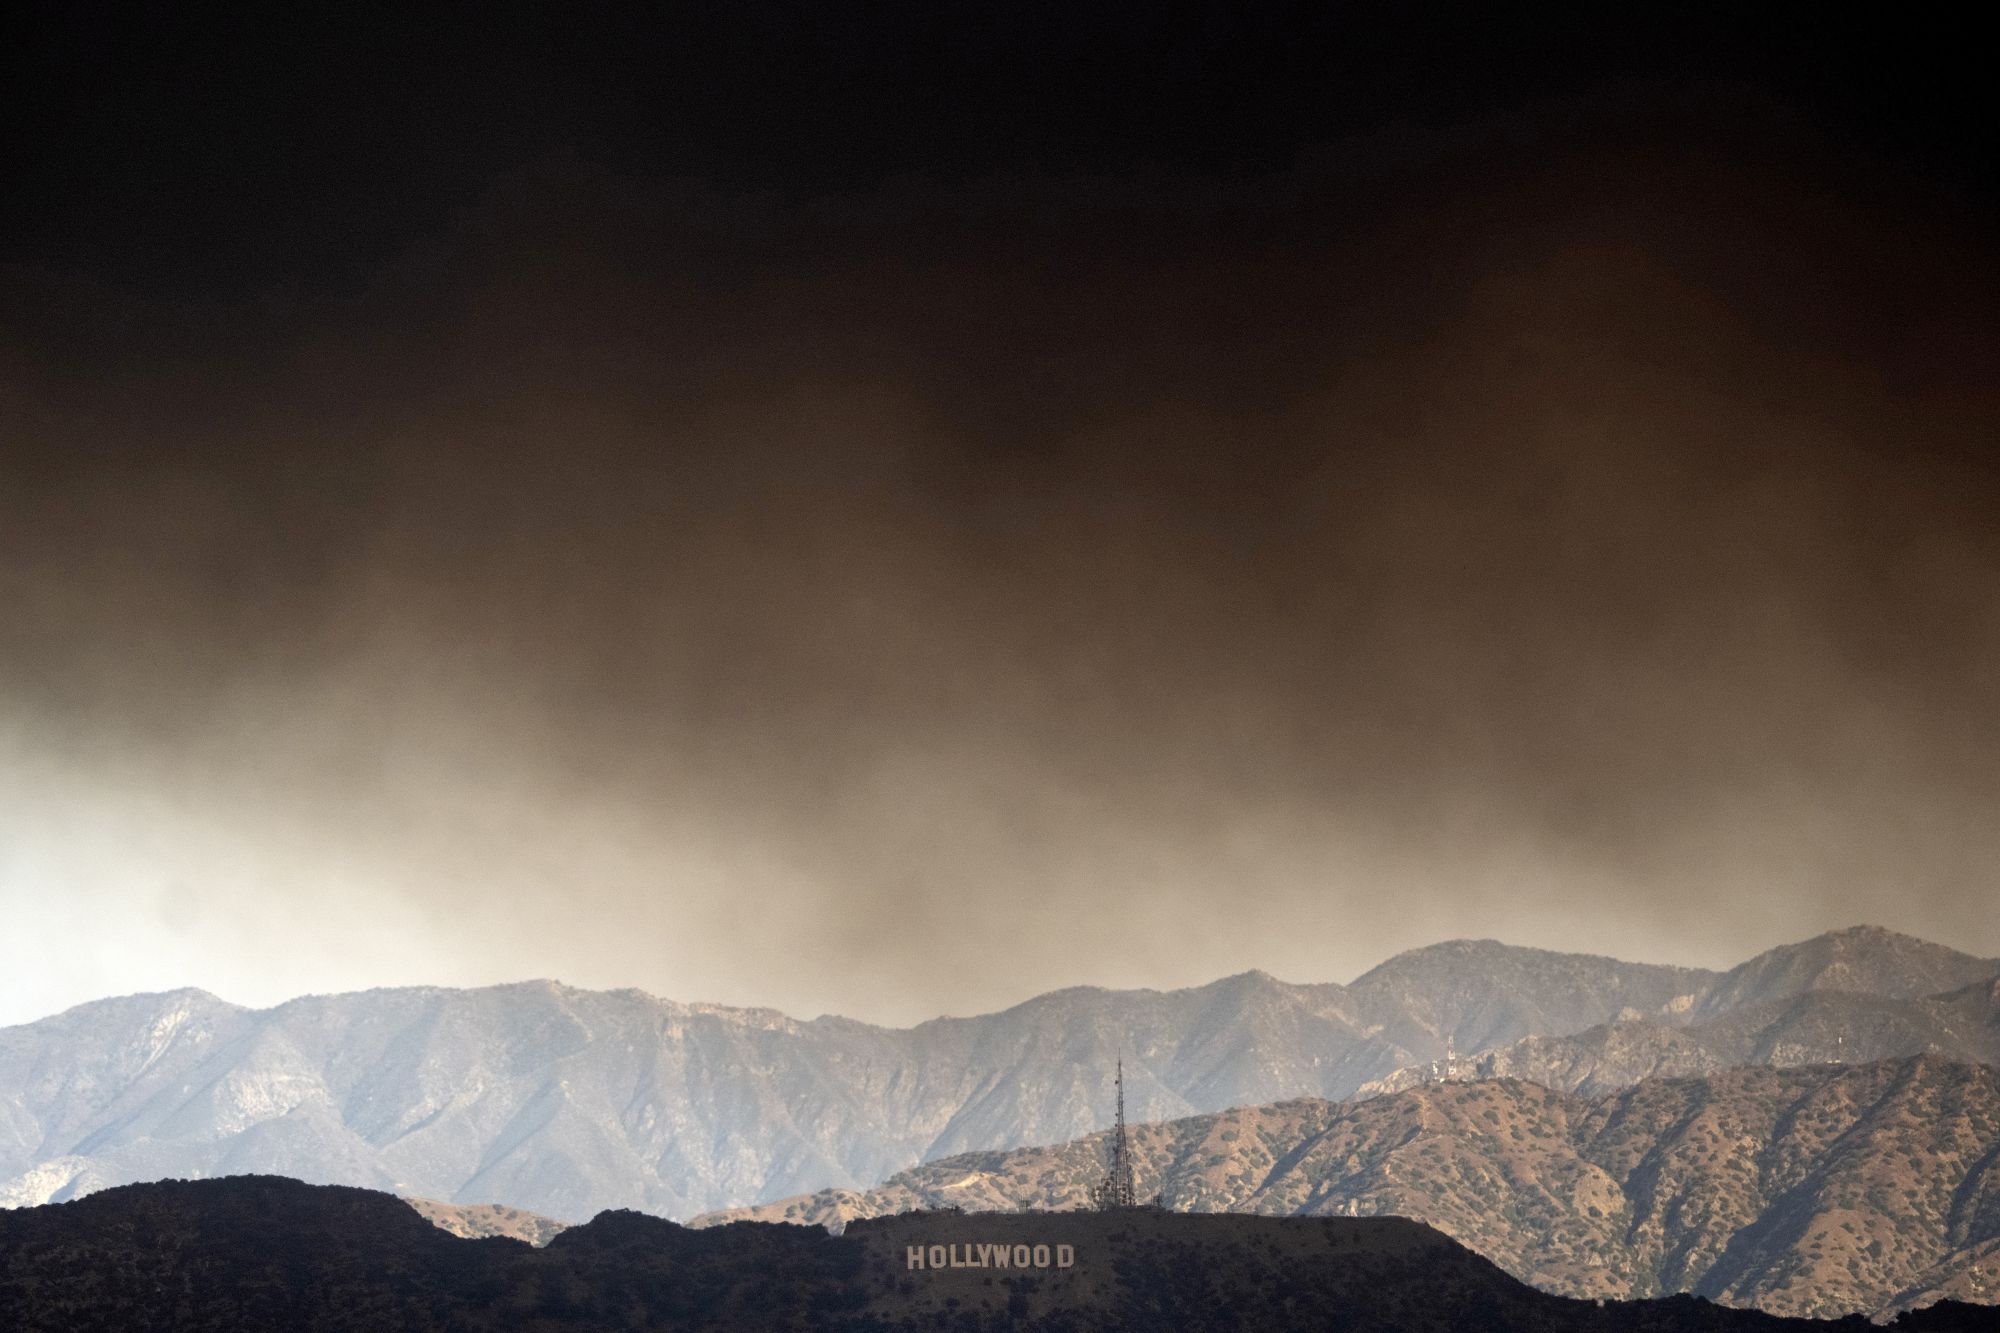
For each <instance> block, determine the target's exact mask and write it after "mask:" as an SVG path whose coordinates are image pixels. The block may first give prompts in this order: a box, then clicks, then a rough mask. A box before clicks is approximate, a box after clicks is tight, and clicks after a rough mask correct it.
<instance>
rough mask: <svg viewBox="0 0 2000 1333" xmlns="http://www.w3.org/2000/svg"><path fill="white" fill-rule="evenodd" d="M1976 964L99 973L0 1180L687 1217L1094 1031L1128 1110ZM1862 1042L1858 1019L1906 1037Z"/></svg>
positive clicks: (1816, 961)
mask: <svg viewBox="0 0 2000 1333" xmlns="http://www.w3.org/2000/svg"><path fill="white" fill-rule="evenodd" d="M1994 977H2000V961H1994V960H1984V959H1977V958H1972V957H1970V956H1968V955H1965V954H1961V953H1957V952H1955V951H1953V950H1950V949H1945V948H1943V947H1941V946H1938V945H1934V944H1928V943H1925V942H1923V941H1920V940H1913V939H1910V938H1908V937H1905V936H1899V935H1894V934H1892V933H1890V932H1887V931H1881V930H1874V929H1870V928H1858V929H1856V930H1851V931H1842V932H1836V933H1835V934H1833V935H1828V936H1821V937H1819V938H1818V939H1816V940H1810V941H1806V942H1804V943H1802V944H1798V945H1791V946H1786V947H1785V948H1782V949H1777V950H1772V951H1770V952H1768V953H1766V954H1764V955H1761V956H1760V957H1759V958H1757V959H1752V960H1750V962H1748V963H1745V964H1744V965H1742V966H1741V967H1738V968H1735V969H1732V970H1731V971H1729V972H1726V973H1714V972H1707V971H1701V970H1698V969H1688V968H1676V967H1666V966H1660V965H1653V964H1631V963H1621V962H1618V961H1616V960H1612V959H1605V958H1596V957H1592V956H1587V955H1574V954H1561V953H1552V952H1549V951H1545V950H1538V949H1523V948H1517V947H1513V946H1508V945H1503V944H1498V943H1495V942H1493V941H1453V942H1449V943H1445V944H1440V945H1433V946H1429V947H1427V948H1423V949H1416V950H1412V951H1410V952H1408V953H1404V954H1401V955H1398V956H1397V957H1395V958H1392V959H1390V960H1388V961H1387V962H1385V963H1383V964H1382V965H1381V966H1379V967H1377V968H1375V969H1373V970H1372V971H1370V972H1368V973H1366V974H1364V975H1363V976H1362V977H1360V978H1358V979H1357V980H1356V981H1354V982H1353V983H1352V984H1350V985H1345V986H1342V985H1338V984H1333V983H1323V984H1308V985H1292V984H1288V983H1284V982H1280V981H1278V980H1276V979H1274V978H1272V977H1269V976H1267V975H1265V974H1263V973H1259V972H1249V973H1244V974H1241V975H1239V976H1235V977H1229V978H1225V979H1223V980H1221V981H1217V982H1214V983H1211V984H1209V985H1207V986H1202V987H1196V988H1192V989H1188V990H1180V991H1170V992H1159V991H1143V990H1142V991H1106V990H1098V989H1091V988H1077V989H1071V990H1063V991H1056V992H1052V993H1050V994H1047V995H1042V996H1038V997H1036V998H1034V999H1031V1000H1028V1001H1026V1002H1024V1003H1022V1004H1019V1005H1016V1006H1014V1007H1013V1008H1010V1009H1007V1010H1004V1011H1001V1012H999V1013H993V1014H985V1015H980V1016H976V1017H970V1018H941V1019H935V1020H932V1021H930V1022H927V1023H922V1024H918V1025H917V1026H916V1027H913V1028H908V1029H900V1030H899V1029H889V1028H882V1027H876V1026H873V1025H870V1024H866V1023H860V1022H856V1021H854V1020H851V1019H845V1018H838V1017H823V1018H817V1019H813V1020H811V1021H800V1020H796V1019H792V1018H789V1017H787V1016H785V1015H783V1014H779V1013H776V1012H774V1011H771V1010H763V1009H733V1008H727V1007H723V1006H717V1005H702V1004H686V1003H679V1002H675V1001H671V1000H662V999H658V998H655V997H653V996H650V995H647V994H645V993H643V992H640V991H635V990H621V991H605V992H592V991H581V990H574V989H571V988H569V987H565V986H560V985H557V984H555V983H551V982H526V983H519V984H515V985H508V986H494V987H487V988H483V989H477V990H450V989H442V988H432V987H416V988H407V989H397V990H379V991H368V992H362V993H357V994H349V995H332V996H308V997H304V998H301V999H297V1000H292V1001H289V1002H287V1003H285V1004H281V1005H278V1006H275V1007H273V1008H270V1009H263V1010H252V1009H245V1008H241V1007H238V1006H236V1005H231V1004H228V1003H225V1002H224V1001H221V1000H218V999H216V998H215V997H214V996H211V995H208V994H206V993H204V992H201V991H192V990H190V991H176V992H169V993H166V994H160V995H140V996H127V997H123V998H118V999H109V1000H102V1001H97V1002H94V1003H91V1004H86V1005H81V1006H78V1007H77V1008H75V1009H71V1010H68V1011H66V1012H64V1013H62V1014H58V1015H56V1016H54V1017H52V1018H48V1019H44V1020H41V1021H40V1022H36V1023H29V1024H24V1025H21V1026H18V1027H13V1028H5V1029H0V1203H4V1204H8V1205H15V1206H19V1205H29V1204H36V1203H41V1202H45V1201H49V1200H62V1199H68V1198H76V1197H80V1196H82V1195H85V1194H88V1193H90V1192H91V1191H93V1190H97V1189H102V1188H104V1187H106V1186H108V1185H115V1184H121V1183H126V1182H131V1181H140V1180H150V1179H160V1178H166V1177H201V1176H213V1175H221V1174H229V1173H242V1172H253V1173H254V1172H270V1173H278V1174H285V1175H290V1176H295V1177H298V1178H300V1179H304V1180H309V1181H317V1182H325V1183H340V1184H354V1185H363V1186H367V1187H371V1188H377V1189H385V1190H391V1191H394V1192H396V1193H400V1194H405V1195H415V1196H421V1197H423V1198H428V1199H436V1200H441V1201H445V1202H449V1203H460V1204H484V1203H497V1204H504V1205H508V1206H511V1207H515V1208H520V1209H526V1210H530V1211H532V1212H534V1213H537V1214H542V1215H545V1216H548V1217H551V1218H554V1219H557V1220H560V1221H571V1222H574V1221H579V1220H582V1219H584V1218H587V1217H590V1216H592V1215H594V1214H596V1213H597V1212H600V1211H603V1210H605V1209H608V1208H631V1209H636V1210H640V1211H647V1212H654V1213H660V1214H664V1215H667V1216H674V1217H687V1216H691V1215H693V1214H696V1213H699V1212H704V1211H708V1210H712V1209H716V1208H723V1207H731V1206H739V1205H745V1204H754V1203H758V1202H763V1201H768V1200H771V1199H777V1198H782V1197H786V1196H789V1195H795V1194H800V1193H805V1192H810V1191H812V1190H817V1189H822V1188H827V1187H843V1188H850V1189H856V1188H865V1187H867V1186H870V1185H873V1184H874V1183H876V1182H877V1181H880V1180H883V1179H885V1178H886V1177H888V1176H890V1175H891V1174H892V1173H894V1172H897V1171H900V1170H902V1169H904V1168H906V1167H909V1166H911V1165H913V1164H916V1163H919V1162H923V1161H926V1160H933V1159H937V1158H940V1157H946V1156H950V1155H952V1154H955V1153H961V1152H965V1151H968V1150H973V1149H995V1148H1008V1147H1013V1146H1017V1145H1021V1144H1026V1143H1057V1142H1064V1141H1067V1140H1071V1139H1075V1138H1077V1137H1079V1136H1080V1135H1083V1134H1086V1133H1088V1132H1090V1131H1091V1130H1093V1129H1096V1128H1097V1127H1099V1126H1100V1125H1101V1124H1102V1123H1103V1121H1104V1120H1105V1118H1106V1113H1107V1109H1108V1107H1109V1105H1110V1100H1111V1096H1110V1094H1111V1089H1110V1073H1111V1068H1112V1064H1113V1061H1114V1060H1115V1059H1116V1057H1117V1055H1118V1054H1119V1052H1120V1051H1121V1050H1122V1051H1123V1052H1124V1054H1125V1056H1126V1061H1127V1064H1126V1072H1127V1094H1128V1101H1129V1104H1130V1109H1131V1113H1132V1115H1133V1116H1134V1118H1135V1119H1145V1120H1161V1119H1169V1118H1174V1117H1185V1116H1189V1115H1195V1114H1201V1113H1206V1112H1213V1111H1219V1110H1223V1109H1225V1108H1228V1107H1232V1106H1245V1105H1261V1104H1266V1103H1271V1102H1277V1101H1282V1100H1285V1099H1287V1098H1295V1097H1302V1096H1303V1097H1319V1098H1327V1099H1335V1100H1337V1099H1342V1098H1347V1097H1351V1096H1353V1095H1355V1094H1356V1093H1357V1092H1358V1091H1359V1090H1361V1089H1362V1088H1364V1087H1365V1086H1367V1085H1369V1084H1370V1083H1371V1082H1379V1081H1381V1080H1385V1079H1393V1078H1395V1077H1397V1076H1398V1071H1399V1070H1405V1071H1406V1070H1410V1069H1412V1068H1413V1067H1420V1066H1422V1065H1424V1064H1425V1062H1428V1061H1434V1060H1436V1059H1438V1058H1439V1057H1440V1056H1442V1055H1443V1054H1444V1051H1445V1046H1446V1043H1447V1041H1449V1042H1451V1043H1452V1044H1453V1046H1454V1048H1455V1049H1456V1050H1457V1051H1459V1052H1461V1053H1464V1054H1467V1055H1471V1056H1477V1055H1481V1054H1482V1053H1484V1052H1487V1051H1493V1050H1497V1049H1500V1048H1512V1047H1514V1045H1515V1044H1516V1043H1519V1042H1521V1041H1523V1040H1528V1039H1537V1038H1558V1037H1571V1036H1575V1035H1576V1034H1579V1033H1584V1034H1588V1033H1589V1032H1591V1031H1592V1030H1593V1029H1595V1028H1598V1027H1601V1026H1603V1025H1616V1024H1630V1023H1632V1022H1634V1021H1639V1022H1644V1023H1650V1024H1652V1025H1653V1026H1654V1027H1655V1028H1657V1029H1659V1030H1661V1031H1664V1032H1673V1033H1679V1032H1696V1029H1695V1028H1691V1027H1688V1026H1687V1025H1689V1024H1695V1023H1697V1021H1699V1023H1701V1024H1708V1025H1713V1024H1715V1023H1718V1022H1722V1021H1724V1020H1726V1019H1728V1018H1729V1017H1730V1016H1731V1015H1732V1014H1735V1013H1738V1012H1743V1013H1749V1012H1751V1011H1753V1010H1756V1007H1757V1006H1759V1005H1765V1004H1770V1003H1773V1002H1777V1001H1780V1000H1783V999H1784V998H1785V997H1787V996H1790V995H1799V994H1816V993H1819V992H1821V991H1824V990H1825V987H1826V984H1827V983H1829V982H1833V981H1837V982H1839V983H1841V984H1843V985H1853V984H1865V985H1869V986H1873V987H1876V988H1877V991H1876V994H1877V995H1878V996H1879V997H1880V998H1882V999H1884V1000H1885V1001H1893V1002H1894V1003H1898V1004H1902V1003H1918V1002H1916V1001H1907V1000H1906V999H1905V998H1904V997H1911V996H1929V995H1934V994H1941V993H1944V992H1948V991H1952V990H1958V989H1963V988H1964V987H1966V986H1967V985H1969V984H1970V983H1971V982H1973V981H1977V980H1990V979H1992V978H1994ZM1718 997H1720V998H1718ZM1922 1003H1930V1002H1929V1001H1923V1002H1922ZM1757 1012H1762V1011H1761V1010H1758V1011H1757ZM1928 1030H1929V1029H1927V1028H1911V1029H1910V1030H1909V1031H1910V1033H1912V1034H1920V1033H1921V1032H1924V1031H1928ZM1696 1039H1697V1040H1698V1041H1701V1042H1710V1043H1713V1042H1714V1041H1715V1040H1716V1039H1715V1038H1714V1037H1713V1035H1712V1034H1711V1031H1710V1028H1709V1027H1701V1028H1700V1029H1699V1032H1698V1033H1697V1037H1696ZM1915 1039H1916V1036H1915V1035H1911V1036H1910V1037H1909V1038H1908V1040H1911V1041H1914V1040H1915ZM1906 1044H1907V1043H1906ZM1754 1045H1755V1044H1754V1043H1752V1047H1753V1048H1754ZM1894 1046H1895V1041H1894V1040H1889V1039H1884V1041H1883V1042H1878V1043H1876V1045H1874V1046H1871V1047H1870V1048H1869V1049H1870V1051H1871V1052H1873V1053H1877V1054H1909V1053H1912V1052H1911V1050H1899V1049H1889V1048H1893V1047H1894ZM1716 1049H1721V1048H1720V1047H1717V1048H1716ZM1732 1049H1733V1048H1732ZM1772 1049H1773V1051H1775V1052H1776V1053H1777V1054H1778V1055H1782V1053H1783V1052H1782V1050H1781V1049H1780V1048H1776V1047H1774V1048H1772ZM1913 1049H1922V1047H1921V1046H1917V1047H1915V1048H1913ZM1753 1058H1755V1056H1754V1054H1753ZM1780 1062H1782V1060H1781V1061H1780ZM1600 1067H1601V1068H1602V1069H1603V1070H1604V1072H1605V1076H1606V1077H1608V1076H1609V1074H1610V1072H1612V1071H1613V1069H1614V1067H1615V1062H1613V1064H1603V1063H1602V1062H1600Z"/></svg>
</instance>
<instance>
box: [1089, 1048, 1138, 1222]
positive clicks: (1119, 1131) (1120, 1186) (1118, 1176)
mask: <svg viewBox="0 0 2000 1333" xmlns="http://www.w3.org/2000/svg"><path fill="white" fill-rule="evenodd" d="M1113 1086H1114V1087H1116V1088H1117V1090H1118V1119H1117V1122H1116V1125H1115V1127H1114V1128H1113V1129H1112V1131H1111V1169H1110V1170H1108V1171H1106V1172H1105V1173H1104V1179H1103V1180H1101V1181H1099V1182H1098V1183H1097V1185H1096V1187H1095V1188H1093V1189H1092V1190H1091V1191H1090V1205H1091V1207H1093V1208H1096V1209H1098V1210H1099V1211H1104V1212H1108V1211H1109V1210H1111V1209H1113V1208H1136V1207H1138V1205H1139V1189H1138V1186H1137V1184H1136V1183H1135V1182H1134V1181H1133V1179H1132V1148H1131V1144H1130V1142H1129V1141H1128V1140H1127V1139H1126V1137H1125V1057H1124V1056H1122V1055H1121V1056H1119V1057H1118V1076H1117V1078H1116V1079H1115V1080H1113Z"/></svg>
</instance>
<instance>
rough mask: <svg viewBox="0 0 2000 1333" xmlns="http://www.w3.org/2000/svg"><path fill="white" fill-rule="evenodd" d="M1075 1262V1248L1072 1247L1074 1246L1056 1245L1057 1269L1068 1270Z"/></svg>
mask: <svg viewBox="0 0 2000 1333" xmlns="http://www.w3.org/2000/svg"><path fill="white" fill-rule="evenodd" d="M1075 1262H1076V1246H1074V1245H1058V1246H1056V1267H1057V1268H1068V1267H1069V1266H1070V1265H1072V1264H1074V1263H1075Z"/></svg>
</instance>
